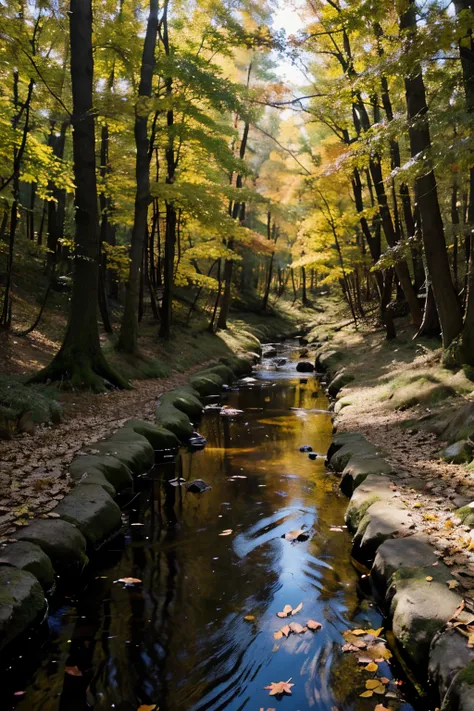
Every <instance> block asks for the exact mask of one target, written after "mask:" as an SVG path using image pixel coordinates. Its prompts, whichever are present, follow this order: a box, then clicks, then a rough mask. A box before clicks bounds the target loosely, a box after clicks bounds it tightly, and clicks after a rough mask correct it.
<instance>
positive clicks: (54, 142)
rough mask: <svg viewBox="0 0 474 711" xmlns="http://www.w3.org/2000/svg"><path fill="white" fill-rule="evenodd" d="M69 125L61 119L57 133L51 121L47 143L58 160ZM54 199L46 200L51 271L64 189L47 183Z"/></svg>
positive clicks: (59, 233)
mask: <svg viewBox="0 0 474 711" xmlns="http://www.w3.org/2000/svg"><path fill="white" fill-rule="evenodd" d="M68 126H69V120H67V121H63V122H62V124H61V130H60V133H59V135H56V133H55V124H54V122H52V124H51V131H50V134H49V139H48V144H49V146H50V147H51V149H52V151H53V154H54V155H55V156H56V158H59V159H60V160H62V159H63V157H64V146H65V143H66V132H67V129H68ZM48 187H49V189H50V190H51V193H52V195H53V197H54V200H49V201H48V208H47V215H48V236H47V247H48V253H47V255H46V272H47V273H51V272H52V271H53V269H54V267H55V265H56V263H57V261H58V245H59V240H60V239H61V238H62V237H63V236H64V216H65V209H66V191H65V190H60V189H58V188H57V187H56V186H55V185H54V183H53V182H50V183H49V185H48Z"/></svg>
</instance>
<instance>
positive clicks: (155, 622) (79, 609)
mask: <svg viewBox="0 0 474 711" xmlns="http://www.w3.org/2000/svg"><path fill="white" fill-rule="evenodd" d="M259 377H260V382H259V384H257V386H254V387H248V388H244V389H241V390H230V391H229V392H228V393H227V396H226V402H227V404H228V405H229V406H230V407H233V408H237V409H240V410H243V412H242V414H240V415H237V416H235V417H221V416H219V414H218V413H216V412H214V413H212V412H210V413H209V414H208V415H207V416H206V418H205V420H204V422H203V425H202V428H201V431H202V433H203V434H204V435H205V436H206V437H207V439H208V446H207V447H206V449H204V450H202V451H199V452H195V453H190V452H184V453H182V454H181V456H180V458H179V460H178V462H177V467H176V469H175V468H174V467H170V466H169V465H166V466H165V465H162V466H157V467H156V468H155V470H154V471H153V472H152V474H151V475H150V476H149V478H148V479H147V480H144V481H143V482H142V484H141V494H140V496H139V497H137V498H135V499H133V501H132V503H131V504H130V506H129V507H128V509H127V513H128V516H129V524H130V525H129V527H128V529H127V532H126V535H125V537H124V540H123V541H120V542H115V543H114V545H112V546H111V547H110V548H109V550H108V551H107V553H106V554H104V556H103V557H102V560H101V564H100V566H99V567H98V569H97V570H96V571H94V573H93V574H92V575H91V577H90V579H89V581H88V582H87V585H86V588H85V590H84V591H83V592H82V593H81V594H80V595H79V598H78V601H77V602H76V603H74V605H73V604H71V606H70V607H69V608H66V609H61V610H59V611H57V612H56V614H55V615H53V617H52V620H51V627H52V629H51V638H50V641H49V644H48V647H47V649H46V650H45V655H44V657H43V662H42V665H41V666H40V668H39V670H38V671H37V672H36V674H35V675H34V677H33V679H32V680H31V681H30V683H29V684H28V685H27V686H26V688H25V691H26V694H25V696H24V697H21V698H19V699H18V700H17V702H16V706H15V708H17V709H19V710H20V711H27V710H28V711H33V710H34V711H36V710H39V709H45V710H47V711H51V710H53V709H59V710H60V711H66V710H67V711H83V710H85V709H90V708H93V709H110V708H115V709H119V710H120V711H136V710H137V709H138V707H139V706H140V704H157V706H158V707H159V708H160V711H220V710H223V709H228V710H229V711H240V710H242V709H247V710H248V711H258V710H259V709H262V708H263V709H267V708H276V707H277V705H278V707H279V704H280V703H281V704H282V706H281V708H287V709H291V710H292V711H296V710H298V711H308V710H309V709H311V710H314V711H318V710H321V711H322V710H325V711H330V710H331V709H333V708H337V709H339V711H344V710H347V711H348V710H349V709H350V710H351V711H352V710H354V711H355V710H357V709H361V710H362V709H372V708H373V707H374V704H373V702H372V703H369V701H370V700H364V699H360V698H359V694H360V692H361V691H362V690H363V686H362V688H360V687H361V683H362V682H361V680H360V679H361V677H360V672H359V670H358V665H357V664H356V663H355V661H354V659H353V658H352V657H349V656H347V655H342V653H341V651H340V648H341V643H342V638H341V632H342V631H344V630H345V629H347V627H348V626H349V625H350V624H351V620H353V619H354V618H355V617H357V624H358V625H363V624H364V623H365V622H366V621H367V622H368V623H369V625H371V626H372V625H373V626H377V624H378V622H379V619H378V615H377V613H376V612H375V610H374V609H373V608H372V607H371V606H370V604H368V603H364V604H363V605H362V606H361V604H360V602H361V601H360V599H359V597H358V595H357V575H356V573H355V572H354V570H353V568H352V566H351V565H350V556H349V554H350V541H349V537H348V536H347V535H346V534H345V533H341V532H337V531H331V530H330V528H331V526H333V525H340V524H341V523H342V520H343V513H344V508H345V506H346V502H345V501H344V500H343V499H342V498H341V497H339V496H338V495H337V494H336V493H335V492H334V484H333V482H332V480H331V477H330V476H328V475H327V474H326V473H325V470H324V461H323V459H322V458H320V459H316V460H315V461H310V460H309V458H308V456H307V455H306V454H302V453H301V452H299V446H300V445H301V444H311V445H312V447H313V449H314V451H316V452H319V453H321V454H323V453H324V452H326V450H327V448H328V446H329V442H330V437H331V430H332V426H331V420H330V415H329V413H328V412H327V411H326V408H327V404H328V403H327V400H326V397H325V395H324V393H323V392H322V390H321V389H320V388H319V386H318V383H317V381H316V380H315V379H314V378H312V377H310V378H305V379H298V378H297V377H295V372H294V368H293V369H292V368H291V367H289V368H287V371H286V372H285V373H283V374H282V373H281V372H279V373H278V377H276V376H275V373H274V372H272V371H263V372H262V373H261V374H260V376H259ZM176 476H182V477H183V478H184V479H186V481H190V480H192V479H198V478H199V479H204V480H205V481H206V482H208V483H209V484H210V485H211V487H212V489H211V490H210V491H207V492H205V493H204V494H202V495H196V494H191V493H188V492H186V490H185V488H184V487H173V486H171V485H170V484H169V483H168V480H169V479H170V478H172V477H176ZM133 524H139V525H133ZM299 528H305V529H307V530H310V531H311V536H310V538H309V540H308V541H306V542H304V543H293V544H292V543H290V542H288V541H286V540H285V539H284V538H282V536H283V535H284V534H285V533H286V532H287V531H289V530H291V529H299ZM225 529H232V534H231V535H229V536H219V533H221V532H222V531H223V530H225ZM128 576H133V577H137V578H140V579H141V580H142V581H143V582H142V584H141V585H138V586H135V587H126V586H124V585H122V584H120V583H116V582H114V581H117V580H118V579H119V578H121V577H128ZM300 602H302V603H303V610H302V612H301V613H300V614H299V615H298V617H296V618H294V619H295V620H296V621H299V622H301V623H302V624H304V623H305V622H306V621H307V620H308V619H314V620H318V621H320V622H322V623H323V630H322V631H320V632H318V633H316V634H313V633H311V632H307V633H305V634H304V635H301V636H298V635H291V636H290V637H289V638H288V639H283V640H279V641H278V642H277V643H276V642H275V640H274V638H273V633H274V632H275V631H276V630H278V629H279V627H281V625H282V622H281V620H279V619H278V617H277V616H276V613H277V612H278V611H279V610H282V609H283V607H284V606H285V605H286V604H291V605H292V606H294V607H295V606H296V605H298V604H299V603H300ZM246 615H251V616H253V617H254V618H255V619H254V620H252V621H246V620H244V617H245V616H246ZM73 665H77V667H78V668H79V669H80V670H81V671H82V673H83V676H81V677H73V676H70V675H68V674H65V673H64V668H65V666H73ZM16 673H18V670H17V672H16ZM289 677H292V679H293V682H294V684H295V686H294V687H293V695H292V696H291V697H286V698H285V699H282V700H281V702H280V701H278V700H275V699H272V698H270V697H269V696H268V692H266V691H264V690H263V687H265V686H266V685H267V684H269V683H270V682H271V681H280V680H286V679H288V678H289ZM20 679H21V675H20V677H19V680H18V682H17V683H18V684H20V683H21V681H20ZM23 683H24V682H23ZM17 688H18V687H17ZM394 708H409V707H407V706H403V705H402V706H396V707H394ZM410 708H411V707H410Z"/></svg>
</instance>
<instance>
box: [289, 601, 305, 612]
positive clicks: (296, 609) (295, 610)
mask: <svg viewBox="0 0 474 711" xmlns="http://www.w3.org/2000/svg"><path fill="white" fill-rule="evenodd" d="M302 609H303V603H302V602H300V604H299V605H298V606H297V607H295V609H294V610H292V611H291V614H292V615H297V614H298V612H301V610H302Z"/></svg>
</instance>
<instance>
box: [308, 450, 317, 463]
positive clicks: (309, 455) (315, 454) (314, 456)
mask: <svg viewBox="0 0 474 711" xmlns="http://www.w3.org/2000/svg"><path fill="white" fill-rule="evenodd" d="M308 457H309V458H310V459H312V460H313V461H314V460H315V459H317V458H318V454H317V452H310V453H309V454H308Z"/></svg>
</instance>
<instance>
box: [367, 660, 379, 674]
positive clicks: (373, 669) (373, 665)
mask: <svg viewBox="0 0 474 711" xmlns="http://www.w3.org/2000/svg"><path fill="white" fill-rule="evenodd" d="M378 668H379V665H378V664H376V663H375V662H370V664H367V666H366V667H364V670H365V671H368V672H376V671H377V669H378Z"/></svg>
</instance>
